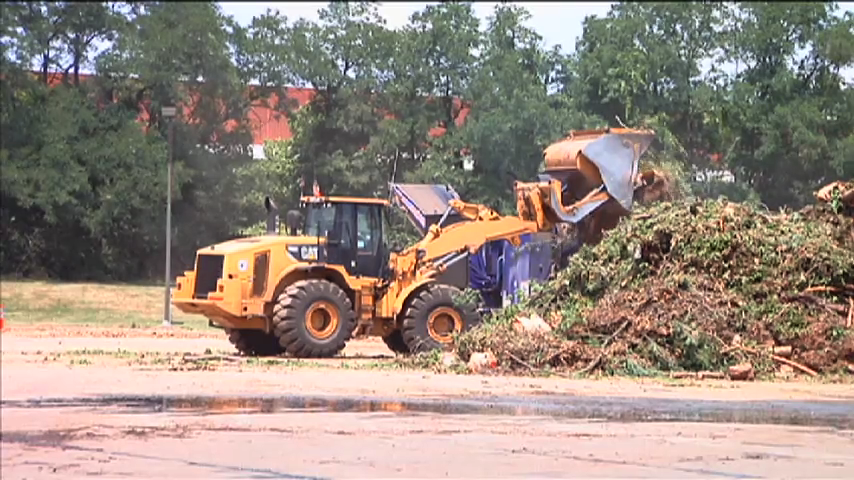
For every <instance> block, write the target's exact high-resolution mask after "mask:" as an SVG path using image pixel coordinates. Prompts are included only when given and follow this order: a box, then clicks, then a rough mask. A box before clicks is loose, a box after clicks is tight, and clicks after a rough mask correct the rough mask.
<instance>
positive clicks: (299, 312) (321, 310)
mask: <svg viewBox="0 0 854 480" xmlns="http://www.w3.org/2000/svg"><path fill="white" fill-rule="evenodd" d="M355 328H356V315H355V313H354V312H353V304H352V303H351V302H350V299H349V298H348V297H347V294H346V293H344V290H342V289H341V288H340V287H339V286H338V285H335V284H334V283H332V282H330V281H327V280H321V279H309V280H300V281H298V282H295V283H294V284H293V285H291V286H289V287H288V288H287V289H285V291H284V292H282V294H281V295H279V300H278V302H277V303H276V306H275V307H274V308H273V331H274V332H275V333H276V336H277V337H278V338H279V344H280V345H281V346H282V348H284V349H285V351H286V352H287V353H288V354H290V355H293V356H295V357H298V358H323V357H332V356H335V355H336V354H337V353H339V352H340V351H341V350H343V349H344V346H345V345H346V344H347V340H349V339H350V337H351V336H352V335H353V330H355Z"/></svg>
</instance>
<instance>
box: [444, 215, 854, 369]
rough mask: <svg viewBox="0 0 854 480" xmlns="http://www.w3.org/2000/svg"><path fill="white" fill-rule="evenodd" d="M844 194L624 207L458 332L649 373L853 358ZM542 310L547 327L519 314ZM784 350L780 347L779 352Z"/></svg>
mask: <svg viewBox="0 0 854 480" xmlns="http://www.w3.org/2000/svg"><path fill="white" fill-rule="evenodd" d="M852 213H854V212H852V211H851V209H850V208H848V207H846V206H845V205H842V204H841V203H832V202H831V203H822V204H817V205H812V206H808V207H806V208H804V209H802V210H800V211H797V212H792V211H788V212H786V211H783V212H780V213H770V212H767V211H764V210H761V209H759V208H755V207H749V206H746V205H742V204H736V203H730V202H727V201H725V200H705V201H696V202H694V203H691V204H674V203H660V204H657V205H653V206H649V207H646V208H643V209H642V211H640V212H638V214H636V215H634V216H633V217H632V218H630V219H626V220H625V221H623V222H622V223H621V224H620V225H619V226H618V227H617V228H616V229H614V230H612V231H611V232H609V233H608V234H607V236H606V238H605V239H604V240H603V241H602V242H601V243H600V244H598V245H596V246H586V247H584V248H582V249H581V250H580V251H579V253H578V254H577V255H576V256H574V257H573V258H572V259H571V263H570V266H569V267H568V268H567V269H565V270H564V271H562V272H560V273H559V274H558V275H557V276H556V278H555V279H554V280H553V281H551V282H549V283H547V284H544V285H541V286H539V287H538V288H537V289H536V291H535V292H534V293H533V294H532V295H531V296H530V297H529V298H528V299H527V300H526V302H524V304H523V305H520V306H518V307H516V308H514V309H513V311H507V312H504V313H503V314H502V315H499V316H497V318H495V319H493V321H492V322H490V323H488V324H486V325H484V326H483V328H478V329H475V330H473V331H472V332H471V333H470V334H468V335H466V336H464V337H463V338H462V339H461V341H460V342H459V343H458V347H459V350H460V351H459V353H460V356H461V357H462V358H466V357H467V356H468V355H470V354H471V353H472V352H475V351H485V350H490V351H492V352H493V353H494V354H495V355H496V357H497V358H498V359H499V361H500V362H501V364H502V365H503V366H504V367H506V368H510V369H528V370H531V369H536V370H540V369H558V370H564V371H574V372H579V371H584V372H587V371H591V370H601V371H604V372H606V373H628V374H636V375H638V374H645V373H654V372H664V371H667V372H675V371H718V372H719V371H723V370H724V369H726V368H727V367H730V366H732V365H735V364H738V363H743V362H745V361H749V362H751V363H752V364H753V366H754V368H755V369H756V370H757V371H758V372H759V373H768V372H771V371H773V370H775V369H776V368H777V367H779V365H780V363H779V362H776V361H774V360H773V359H772V357H771V356H769V355H760V354H758V353H757V352H763V351H765V352H769V351H772V350H773V348H778V349H779V348H782V347H784V348H785V349H786V352H787V357H788V358H789V359H791V361H790V363H792V364H793V365H795V366H796V368H798V369H800V370H802V371H805V372H811V373H824V372H839V371H848V370H849V369H850V368H852V367H854V328H852V327H854V325H852V321H854V318H852V317H854V215H852ZM520 312H522V313H524V314H531V313H534V312H536V313H539V314H540V315H542V317H543V318H544V319H545V320H546V322H548V323H549V324H550V325H551V327H552V330H551V331H550V332H545V333H543V332H537V333H527V332H524V331H519V329H518V328H514V325H513V323H514V318H515V317H516V316H518V315H519V314H520ZM777 358H778V359H779V357H777Z"/></svg>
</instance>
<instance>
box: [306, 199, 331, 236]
mask: <svg viewBox="0 0 854 480" xmlns="http://www.w3.org/2000/svg"><path fill="white" fill-rule="evenodd" d="M334 225H335V205H334V204H331V203H330V204H309V205H307V207H306V212H305V228H304V229H303V231H304V232H305V234H306V235H308V236H309V237H325V236H327V235H328V234H329V232H330V231H332V228H333V227H334Z"/></svg>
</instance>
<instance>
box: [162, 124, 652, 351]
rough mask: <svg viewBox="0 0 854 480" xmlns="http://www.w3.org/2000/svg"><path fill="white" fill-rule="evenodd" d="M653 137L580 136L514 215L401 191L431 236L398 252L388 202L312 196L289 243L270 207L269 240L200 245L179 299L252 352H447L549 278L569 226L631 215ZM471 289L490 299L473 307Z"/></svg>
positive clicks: (519, 196) (398, 197) (436, 194)
mask: <svg viewBox="0 0 854 480" xmlns="http://www.w3.org/2000/svg"><path fill="white" fill-rule="evenodd" d="M653 138H654V134H653V133H652V132H650V131H640V130H627V129H622V130H617V129H609V130H597V131H585V132H571V134H570V136H569V138H568V139H565V140H563V141H561V142H558V143H557V144H555V145H552V146H550V147H549V148H548V149H547V150H546V152H545V160H546V161H545V169H544V170H545V175H544V176H541V178H540V180H539V181H537V182H530V183H517V184H516V186H515V193H516V200H517V206H518V215H517V216H502V215H499V214H498V213H496V212H495V211H493V210H492V209H490V208H489V207H486V206H483V205H475V204H469V203H465V202H463V201H461V200H460V199H459V196H458V195H456V192H454V191H453V189H452V188H450V187H447V186H441V185H413V184H392V185H391V190H392V193H393V196H394V204H396V205H397V206H399V207H402V208H403V209H404V211H405V212H407V214H408V216H409V218H410V220H411V221H412V222H413V224H414V225H415V226H416V227H417V228H419V229H420V230H421V231H422V233H423V235H424V237H423V238H422V239H421V240H420V241H419V242H418V243H416V244H415V245H413V246H410V247H409V248H406V249H405V250H403V251H400V252H393V251H392V249H391V246H390V245H389V242H388V233H389V226H388V216H387V215H388V209H389V208H391V203H392V202H390V201H386V200H383V199H367V198H350V197H334V196H323V195H313V196H306V197H303V198H302V200H301V207H302V220H303V221H302V225H299V226H297V225H294V224H293V221H294V220H293V219H295V218H297V216H296V215H291V214H289V215H288V218H289V222H288V231H289V235H280V234H279V233H278V227H277V225H278V214H277V209H276V208H275V205H274V204H273V203H272V202H271V201H269V199H268V200H267V201H266V205H267V209H268V214H269V218H268V228H267V230H268V231H267V234H266V235H264V236H258V237H252V238H240V239H235V240H231V241H227V242H224V243H219V244H216V245H211V246H208V247H205V248H202V249H200V250H199V251H198V253H197V256H196V264H195V268H194V270H192V271H187V272H184V275H183V276H180V277H178V279H177V282H176V283H177V286H176V289H175V290H174V293H173V298H172V302H173V304H174V305H175V306H176V307H177V308H178V309H180V310H181V311H183V312H187V313H193V314H199V315H204V316H206V317H207V318H208V319H209V322H210V324H211V325H212V326H217V327H221V328H224V329H225V330H226V332H227V334H228V337H229V340H230V341H231V342H232V344H234V345H235V347H236V348H237V349H238V350H239V351H240V352H242V353H244V354H248V355H277V354H280V353H285V352H286V353H288V354H289V355H292V356H295V357H300V358H307V357H329V356H333V355H336V354H337V353H339V352H341V350H343V349H344V347H345V345H346V343H347V341H348V340H349V339H351V338H353V337H354V336H361V335H377V336H381V337H382V338H383V340H384V341H385V343H386V345H387V346H388V347H389V348H390V349H391V350H392V351H394V352H396V353H401V354H406V353H413V352H423V351H428V350H433V349H442V348H446V347H447V346H449V345H450V344H451V342H452V339H453V336H454V334H456V333H460V332H463V331H465V330H468V329H470V328H472V327H473V326H475V325H476V324H478V323H479V322H480V321H481V318H482V314H483V311H484V310H486V309H490V308H500V307H502V306H505V305H507V304H508V303H512V302H513V301H515V299H516V295H517V294H518V293H519V292H520V291H524V290H525V289H526V288H527V287H528V286H529V285H530V282H531V281H536V280H544V279H545V278H547V276H548V275H549V273H550V271H551V266H552V263H553V261H552V257H551V255H552V252H551V251H550V247H549V245H550V243H549V242H550V239H551V238H552V237H553V236H554V235H555V234H556V233H558V231H557V227H558V226H559V225H561V224H574V225H575V226H576V230H577V232H578V235H579V238H580V239H581V240H580V241H581V242H583V243H586V242H593V241H597V238H599V237H601V231H602V230H603V229H607V228H613V226H614V225H616V222H617V221H618V220H619V217H621V216H624V215H627V214H628V213H629V212H630V210H631V206H632V202H633V199H634V198H635V196H636V195H637V192H638V191H639V190H640V189H643V188H646V187H647V186H648V184H650V179H652V178H653V177H654V175H652V174H650V173H649V172H647V173H644V174H641V175H639V174H638V160H639V158H640V156H641V154H642V153H643V152H644V151H645V150H646V149H647V148H648V146H649V144H650V143H651V141H652V139H653ZM296 230H301V234H300V235H295V231H296ZM466 289H473V290H476V291H478V293H479V297H480V298H479V299H477V301H471V300H470V299H469V300H465V299H463V298H462V297H463V296H462V295H461V294H462V293H463V291H464V290H466Z"/></svg>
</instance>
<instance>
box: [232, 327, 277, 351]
mask: <svg viewBox="0 0 854 480" xmlns="http://www.w3.org/2000/svg"><path fill="white" fill-rule="evenodd" d="M226 333H228V341H229V342H231V344H232V345H234V347H235V348H237V351H239V352H240V353H242V354H243V355H249V356H253V357H255V356H258V357H268V356H275V355H279V354H280V353H283V352H284V351H285V349H284V348H282V347H281V345H279V339H278V338H276V336H275V335H273V334H270V333H267V332H265V331H263V330H241V329H228V330H226Z"/></svg>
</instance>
